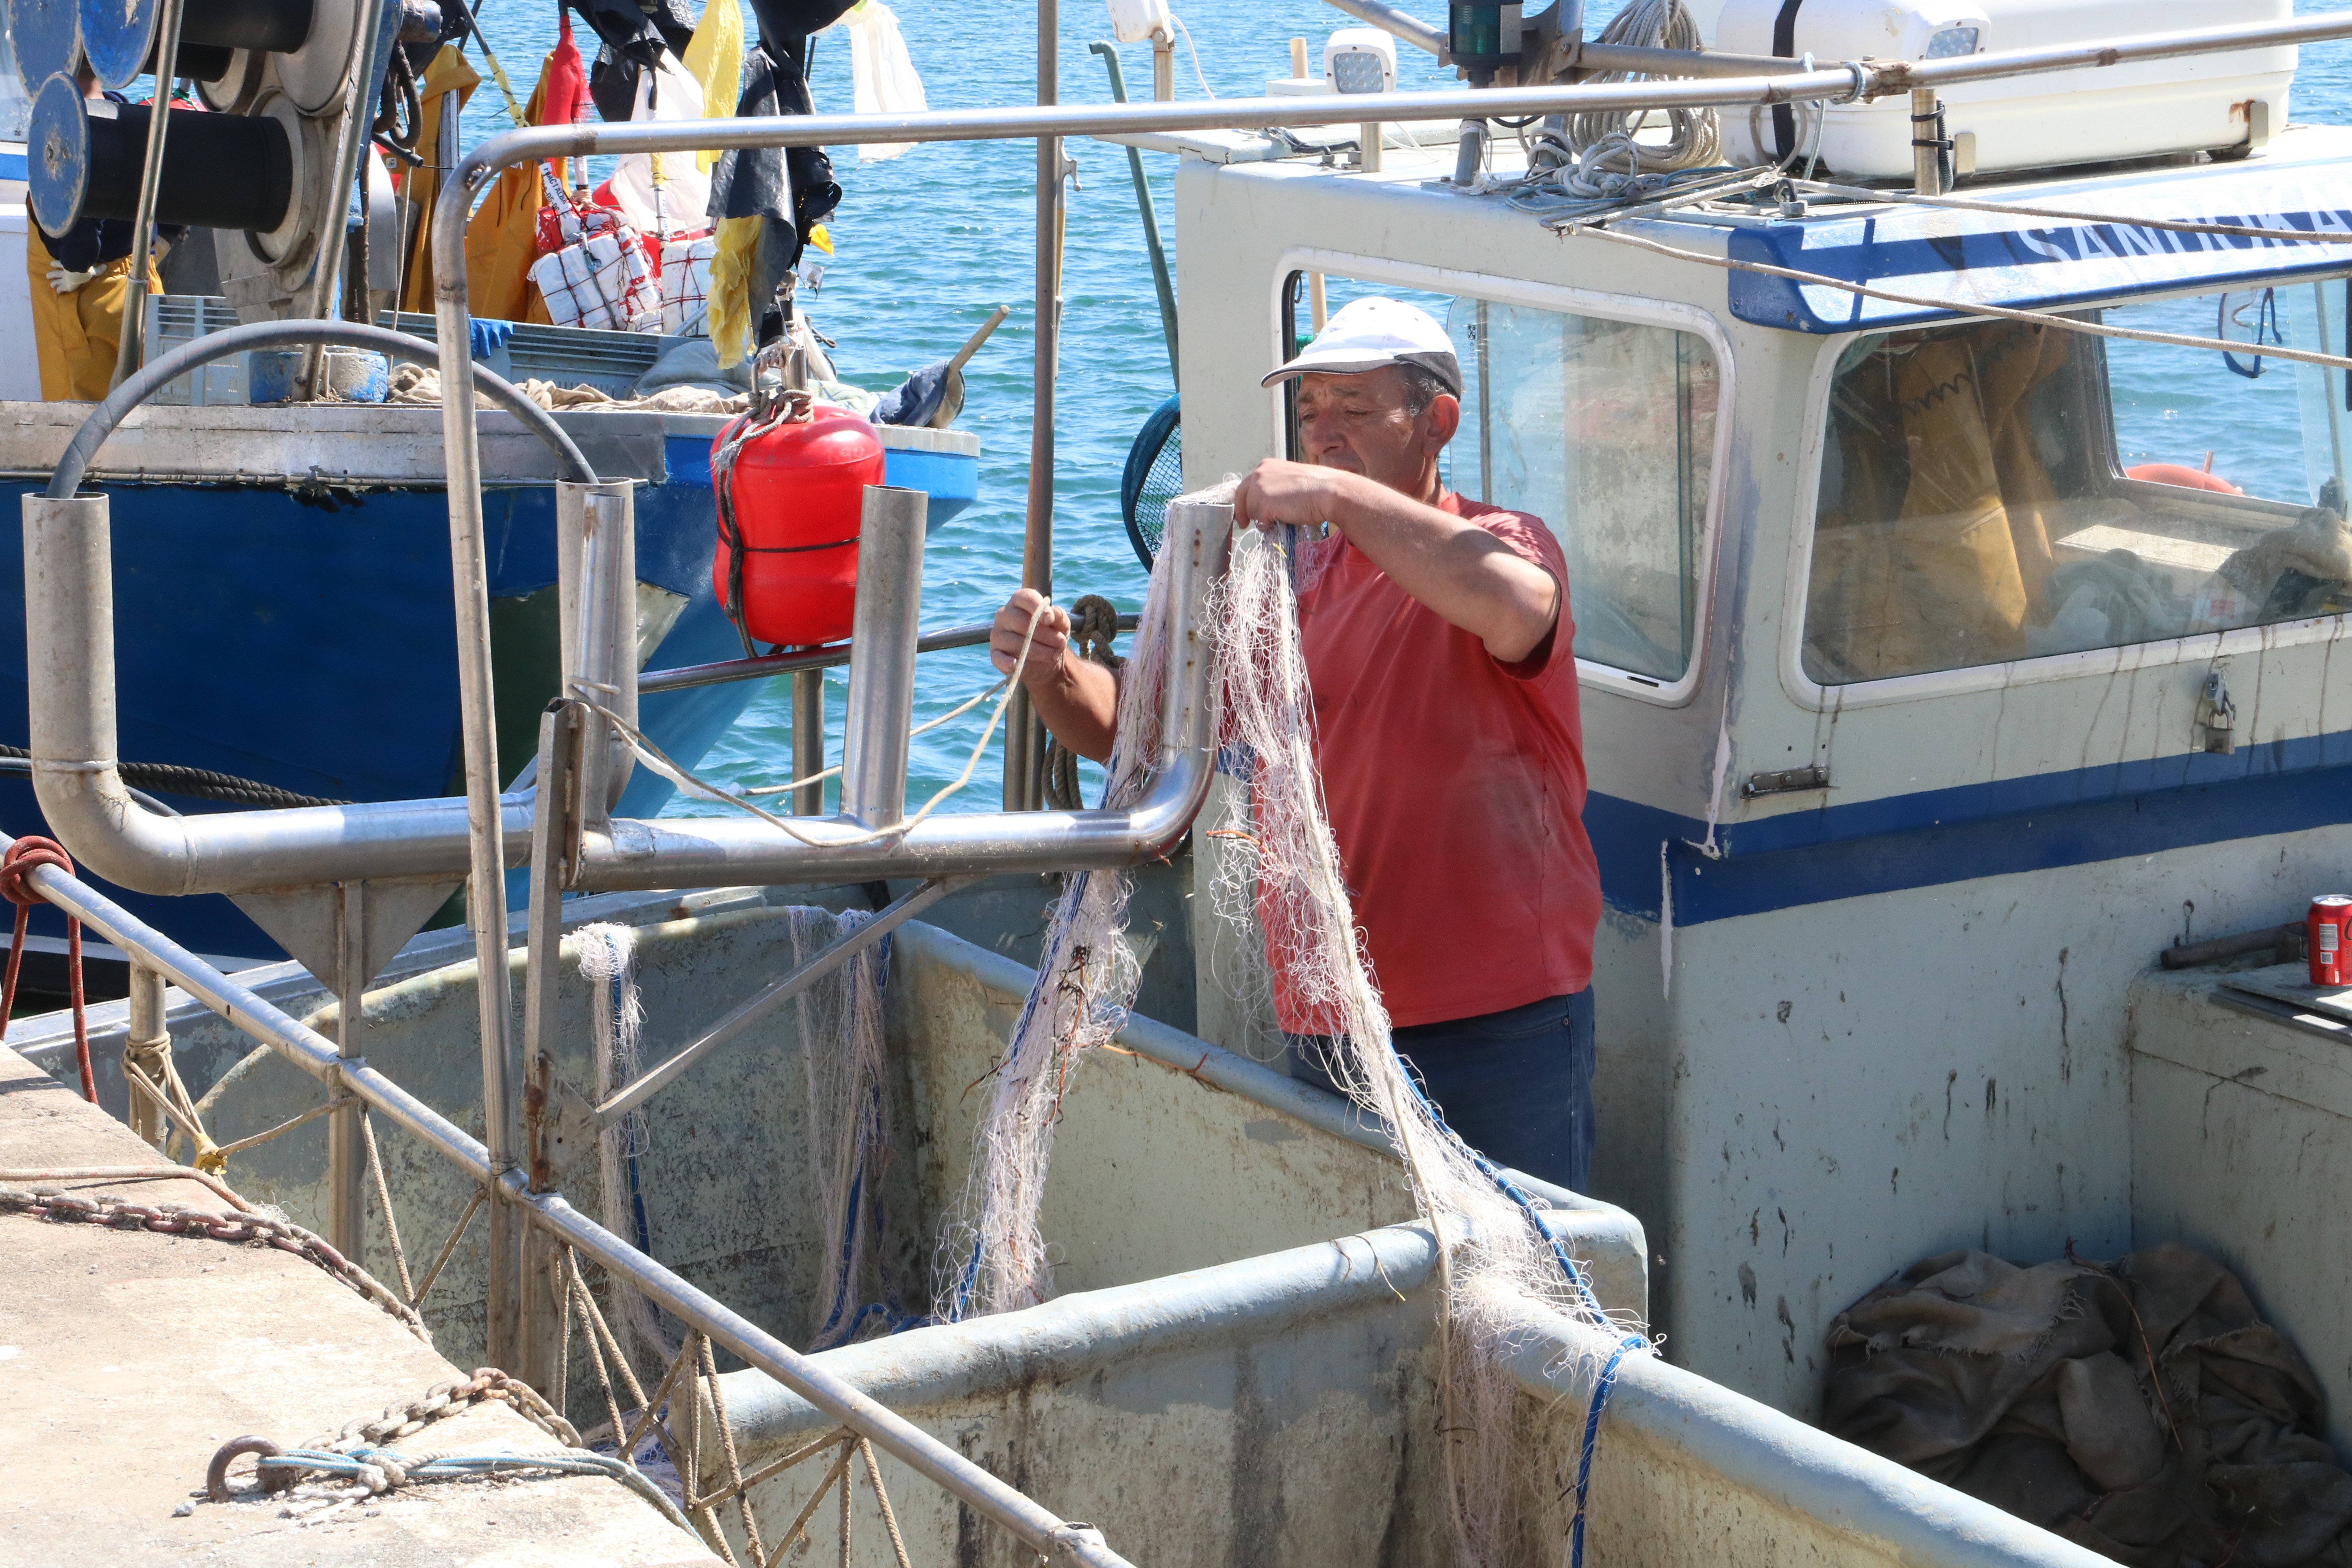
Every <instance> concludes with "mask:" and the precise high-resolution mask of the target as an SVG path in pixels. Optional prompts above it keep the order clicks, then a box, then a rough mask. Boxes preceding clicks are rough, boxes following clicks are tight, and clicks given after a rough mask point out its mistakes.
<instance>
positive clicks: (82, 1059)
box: [0, 837, 98, 1105]
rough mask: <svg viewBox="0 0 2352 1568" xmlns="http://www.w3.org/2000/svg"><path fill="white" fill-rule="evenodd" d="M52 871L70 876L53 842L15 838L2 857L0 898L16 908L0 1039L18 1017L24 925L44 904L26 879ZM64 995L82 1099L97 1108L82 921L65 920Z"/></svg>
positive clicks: (68, 863)
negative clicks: (40, 871) (36, 907)
mask: <svg viewBox="0 0 2352 1568" xmlns="http://www.w3.org/2000/svg"><path fill="white" fill-rule="evenodd" d="M38 866H54V867H56V868H58V870H60V871H63V872H64V873H65V874H66V875H67V876H68V877H70V876H72V875H73V868H74V863H73V858H72V857H70V856H68V854H67V853H66V851H65V846H64V845H62V844H59V843H58V841H57V840H56V839H54V838H33V837H25V838H19V839H17V840H16V842H15V843H14V844H11V845H10V846H8V853H7V854H6V855H5V856H0V898H4V899H6V900H8V901H9V902H10V903H12V904H14V905H16V935H15V937H14V938H13V939H12V940H11V941H10V942H9V943H8V976H7V979H6V980H5V982H0V1040H5V1039H6V1038H7V1037H8V1024H9V1021H10V1020H11V1019H13V1018H14V1017H15V1016H16V971H17V970H18V968H19V967H21V966H22V965H23V963H24V962H25V924H26V921H27V920H28V919H30V918H31V916H32V912H33V906H34V905H35V904H43V903H47V902H48V900H47V899H44V898H43V897H41V895H40V894H38V893H37V892H35V891H34V890H33V886H32V883H31V882H30V881H29V880H28V878H29V876H30V875H31V873H32V871H33V869H34V868H36V867H38ZM66 991H67V994H68V995H69V996H70V997H72V999H73V1026H74V1059H75V1061H76V1063H77V1064H78V1065H79V1067H80V1068H81V1097H82V1098H83V1099H84V1100H89V1102H90V1103H91V1104H92V1105H96V1104H97V1103H98V1080H97V1079H96V1078H95V1077H93V1076H92V1075H91V1073H90V1070H89V1015H88V1013H87V1012H86V1011H85V1009H84V1007H83V1005H82V990H81V921H78V920H76V919H74V918H73V917H72V916H71V915H68V916H67V917H66Z"/></svg>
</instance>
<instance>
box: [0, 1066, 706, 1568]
mask: <svg viewBox="0 0 2352 1568" xmlns="http://www.w3.org/2000/svg"><path fill="white" fill-rule="evenodd" d="M155 1163H157V1161H156V1158H155V1155H154V1152H152V1150H150V1149H149V1148H148V1147H147V1145H146V1144H144V1143H143V1142H141V1141H140V1140H139V1139H138V1138H137V1137H136V1136H134V1135H133V1134H132V1133H131V1131H129V1130H128V1129H127V1128H125V1127H124V1126H122V1125H121V1123H120V1122H117V1121H113V1120H112V1119H110V1118H109V1117H108V1116H106V1115H105V1114H104V1113H103V1112H102V1111H100V1110H98V1109H97V1108H96V1107H94V1106H90V1105H87V1104H85V1103H83V1102H82V1100H80V1099H79V1096H77V1095H76V1094H75V1093H74V1092H73V1091H72V1090H71V1089H68V1088H67V1087H65V1086H64V1085H63V1084H60V1083H59V1082H58V1080H57V1079H53V1078H50V1077H49V1076H48V1075H47V1074H46V1073H44V1072H42V1071H41V1070H40V1069H39V1068H35V1067H34V1066H32V1065H31V1064H30V1063H28V1062H26V1060H25V1059H24V1058H22V1057H20V1056H18V1055H17V1054H16V1052H14V1051H11V1050H8V1049H6V1048H5V1047H0V1166H5V1167H6V1168H7V1169H9V1170H11V1171H24V1170H26V1169H31V1168H41V1169H60V1168H75V1169H88V1168H91V1167H97V1166H134V1165H135V1166H152V1165H154V1164H155ZM10 1184H12V1185H29V1184H30V1183H26V1182H23V1181H21V1180H13V1179H12V1180H11V1181H10ZM58 1185H59V1186H62V1187H65V1188H67V1189H68V1190H69V1191H75V1192H80V1193H85V1194H98V1193H118V1194H123V1195H125V1196H130V1197H134V1198H136V1200H137V1201H139V1202H141V1203H145V1204H156V1205H160V1204H164V1203H181V1204H186V1205H189V1206H191V1207H194V1208H201V1209H207V1210H215V1211H217V1210H220V1209H222V1208H224V1207H226V1205H225V1204H224V1203H223V1202H222V1200H221V1199H220V1197H219V1196H218V1195H217V1194H215V1193H213V1192H211V1191H210V1190H208V1189H206V1188H205V1187H204V1186H202V1185H200V1184H197V1183H194V1182H192V1181H145V1182H124V1181H121V1180H112V1181H89V1182H60V1183H58ZM0 1258H5V1260H6V1261H5V1265H0V1452H5V1454H7V1455H8V1456H9V1484H8V1487H7V1489H6V1497H5V1500H0V1563H12V1564H13V1563H27V1564H29V1563H42V1564H45V1565H53V1568H78V1565H80V1564H98V1563H108V1564H114V1563H160V1562H166V1561H169V1562H172V1563H188V1562H200V1563H202V1562H235V1563H240V1564H252V1565H255V1568H267V1565H271V1564H281V1563H282V1564H293V1563H304V1564H312V1563H315V1564H322V1565H323V1564H334V1563H371V1564H383V1565H385V1568H408V1565H412V1564H414V1565H419V1568H421V1565H424V1564H439V1563H461V1562H462V1563H467V1564H483V1565H488V1564H498V1565H499V1568H530V1565H536V1564H541V1563H559V1562H562V1563H611V1564H629V1565H632V1568H670V1565H677V1568H686V1565H688V1564H704V1563H716V1562H717V1561H718V1559H716V1558H714V1557H712V1556H710V1555H709V1553H708V1552H706V1551H705V1550H704V1548H703V1545H702V1543H701V1542H698V1541H697V1540H695V1539H694V1538H693V1537H692V1536H689V1535H687V1534H685V1533H683V1532H681V1531H678V1530H677V1529H676V1528H675V1527H673V1526H672V1525H670V1524H668V1523H667V1522H666V1521H664V1520H663V1519H662V1517H661V1516H660V1514H658V1513H657V1512H656V1511H655V1510H654V1509H652V1508H651V1507H650V1506H648V1505H647V1504H646V1503H645V1502H643V1501H641V1500H638V1499H637V1498H635V1497H634V1496H632V1495H631V1494H630V1493H629V1492H628V1491H627V1490H626V1489H624V1488H622V1487H621V1486H619V1485H618V1484H616V1483H614V1482H613V1481H609V1480H605V1479H600V1478H595V1477H578V1478H570V1479H491V1480H487V1481H457V1482H449V1483H443V1484H438V1485H429V1486H413V1487H409V1488H405V1489H401V1490H398V1491H395V1492H392V1493H389V1494H386V1495H385V1496H383V1497H382V1498H378V1499H371V1500H368V1501H366V1502H363V1503H361V1504H358V1505H355V1506H353V1507H351V1508H348V1509H345V1510H342V1511H341V1512H339V1513H337V1514H336V1515H335V1516H334V1517H333V1518H332V1519H331V1520H330V1521H325V1522H321V1523H317V1524H304V1523H299V1522H298V1521H295V1520H290V1519H287V1518H283V1517H281V1516H280V1511H279V1510H280V1509H281V1507H282V1506H283V1504H282V1502H281V1501H280V1500H275V1499H272V1500H263V1499H261V1498H259V1497H258V1496H252V1497H251V1498H250V1500H233V1501H231V1502H228V1503H226V1504H214V1503H205V1502H198V1503H197V1504H196V1506H195V1507H194V1510H193V1511H192V1512H190V1513H188V1514H187V1515H185V1516H179V1517H175V1515H174V1512H173V1510H175V1509H177V1508H179V1507H180V1506H181V1505H182V1504H184V1503H188V1502H190V1501H192V1500H195V1499H197V1498H200V1497H201V1496H202V1489H203V1486H204V1479H205V1466H206V1465H207V1463H208V1462H209V1461H210V1460H211V1458H212V1456H213V1453H214V1452H215V1449H217V1448H218V1447H220V1445H221V1444H223V1443H224V1442H226V1441H227V1440H228V1439H230V1438H233V1437H237V1436H243V1435H246V1434H247V1433H254V1434H259V1435H262V1436H268V1437H271V1438H274V1439H275V1440H277V1441H278V1443H280V1444H282V1445H285V1446H287V1447H294V1446H297V1445H301V1444H307V1443H310V1442H312V1441H314V1440H315V1439H317V1438H319V1437H320V1436H323V1435H326V1434H331V1433H334V1432H337V1431H339V1430H340V1429H341V1427H342V1426H343V1425H344V1424H345V1423H346V1422H349V1421H351V1420H352V1419H354V1418H355V1417H360V1416H365V1415H373V1414H374V1413H375V1412H377V1411H379V1410H382V1409H383V1408H384V1407H385V1406H387V1405H400V1404H405V1403H406V1402H408V1401H410V1400H413V1399H415V1398H416V1397H417V1396H418V1395H420V1394H423V1393H424V1392H425V1390H426V1389H427V1388H429V1387H430V1386H432V1385H433V1384H436V1383H440V1382H444V1381H446V1380H447V1379H450V1378H452V1377H457V1376H460V1375H462V1373H460V1372H459V1370H458V1369H457V1367H455V1366H453V1365H451V1364H450V1363H448V1362H447V1361H445V1360H444V1359H442V1357H441V1356H439V1355H438V1354H436V1353H435V1352H433V1351H432V1350H430V1349H428V1348H426V1347H425V1345H424V1344H423V1343H422V1342H419V1341H418V1340H417V1339H415V1337H414V1336H413V1335H412V1334H411V1333H410V1332H409V1331H407V1330H406V1329H405V1328H404V1327H403V1326H402V1325H401V1324H400V1323H398V1322H397V1321H394V1319H393V1318H392V1317H391V1316H390V1315H389V1314H387V1313H386V1312H384V1311H383V1310H381V1309H380V1308H378V1307H376V1306H375V1305H374V1304H373V1303H372V1302H369V1301H367V1300H363V1299H362V1297H361V1296H360V1295H359V1294H358V1293H357V1292H355V1291H353V1290H352V1289H349V1288H348V1287H346V1286H344V1285H343V1284H341V1283H340V1282H339V1281H337V1280H335V1279H331V1277H329V1276H328V1275H327V1274H326V1273H325V1272H324V1271H323V1270H322V1269H320V1268H318V1267H316V1266H315V1265H313V1264H311V1263H310V1262H307V1261H305V1260H303V1259H302V1258H297V1257H294V1256H292V1255H290V1254H289V1253H285V1252H282V1251H278V1250H276V1249H274V1248H267V1247H254V1246H236V1245H231V1244H228V1243H225V1242H220V1241H214V1240H211V1239H208V1238H198V1237H180V1236H166V1235H158V1234H154V1233H151V1232H147V1231H131V1230H117V1229H110V1228H101V1227H99V1226H88V1225H62V1224H54V1223H51V1222H48V1221H46V1220H42V1219H37V1218H35V1217H33V1216H31V1215H24V1214H0ZM398 1446H399V1447H400V1450H401V1451H402V1452H403V1453H407V1454H411V1455H415V1456H417V1457H420V1458H421V1457H425V1456H428V1455H432V1454H479V1453H484V1452H495V1451H499V1450H502V1449H510V1450H512V1451H515V1452H519V1453H527V1452H532V1451H545V1450H547V1449H550V1448H552V1447H557V1446H558V1445H556V1444H555V1442H554V1440H553V1439H551V1438H550V1437H549V1436H547V1435H546V1434H544V1433H542V1432H541V1431H540V1430H539V1428H538V1427H536V1426H532V1425H531V1424H530V1422H528V1421H526V1420H525V1419H524V1418H523V1417H522V1416H521V1415H518V1414H516V1413H515V1412H513V1411H512V1410H509V1409H508V1408H506V1407H505V1406H504V1405H486V1404H478V1405H474V1406H472V1407H471V1408H470V1409H468V1410H467V1411H465V1412H464V1413H463V1414H461V1415H453V1416H449V1417H446V1418H445V1419H443V1420H440V1421H437V1422H436V1423H434V1424H433V1425H431V1426H427V1427H425V1429H424V1430H422V1431H420V1432H418V1433H415V1434H414V1435H412V1436H407V1437H404V1438H402V1439H400V1440H399V1445H398ZM245 1463H249V1461H247V1462H243V1463H240V1465H239V1466H238V1467H237V1468H238V1472H239V1474H240V1475H242V1474H244V1473H245Z"/></svg>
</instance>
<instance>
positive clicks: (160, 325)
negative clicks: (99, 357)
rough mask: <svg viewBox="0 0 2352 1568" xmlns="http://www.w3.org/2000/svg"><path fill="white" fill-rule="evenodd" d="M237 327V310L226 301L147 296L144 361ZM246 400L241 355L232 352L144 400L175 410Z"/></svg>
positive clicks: (189, 296) (210, 297) (191, 296)
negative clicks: (173, 407)
mask: <svg viewBox="0 0 2352 1568" xmlns="http://www.w3.org/2000/svg"><path fill="white" fill-rule="evenodd" d="M234 326H236V310H234V309H233V308H232V307H231V306H230V305H229V302H228V301H227V300H224V299H221V298H220V297H219V296H217V295H205V294H150V295H149V296H147V361H148V363H150V364H152V363H154V362H155V361H156V360H158V359H161V358H162V357H163V355H165V354H167V353H171V352H172V351H173V349H176V348H183V347H184V346H186V345H187V344H189V343H192V342H195V341H196V340H197V339H198V338H200V337H203V336H204V335H205V334H206V333H207V332H217V331H221V330H222V329H223V328H225V327H234ZM245 400H246V398H245V355H243V354H241V353H239V354H231V355H230V356H229V357H228V358H226V359H217V360H215V361H213V363H210V364H207V365H199V366H197V367H196V368H195V369H194V370H192V371H190V372H189V373H188V374H185V375H184V376H181V377H180V378H179V379H178V380H176V381H172V382H168V383H166V384H164V386H163V390H161V391H160V392H158V393H156V394H155V395H154V396H152V397H151V398H149V399H148V401H149V402H150V403H163V404H169V405H175V406H179V407H185V406H188V405H192V404H194V405H211V406H218V405H222V404H239V403H243V402H244V401H245Z"/></svg>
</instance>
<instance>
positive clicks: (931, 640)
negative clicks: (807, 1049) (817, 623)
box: [0, 611, 1136, 816]
mask: <svg viewBox="0 0 2352 1568" xmlns="http://www.w3.org/2000/svg"><path fill="white" fill-rule="evenodd" d="M1135 623H1136V616H1135V615H1134V614H1133V612H1131V611H1130V612H1129V613H1128V614H1126V615H1123V616H1119V617H1118V629H1119V630H1121V631H1123V632H1131V631H1133V630H1134V629H1135ZM992 629H993V628H992V626H990V625H989V624H988V623H986V622H982V623H979V624H977V625H974V626H947V627H944V628H942V629H940V630H939V631H935V632H925V633H924V634H923V635H922V636H921V637H917V638H916V639H915V651H916V652H917V653H938V652H940V651H941V650H942V649H945V648H951V647H979V646H980V645H981V644H982V643H984V642H986V641H987V640H988V637H989V633H990V632H991V631H992ZM848 662H849V645H848V644H847V643H845V642H839V643H827V644H825V645H824V647H807V648H800V649H798V650H796V651H794V652H792V653H768V654H761V656H760V657H759V658H723V659H720V660H719V661H718V662H716V663H714V664H682V665H679V666H677V668H674V669H649V670H646V671H645V672H644V673H643V674H641V675H639V676H638V677H637V691H638V693H639V694H640V695H645V696H649V695H651V694H652V693H654V692H656V691H684V690H687V689H690V688H693V687H697V686H719V685H722V684H724V683H725V682H727V681H730V680H765V679H768V678H769V677H770V676H772V675H790V674H793V673H794V672H796V671H803V670H817V669H831V668H834V667H835V665H842V664H847V663H848ZM797 695H798V694H797V691H796V692H795V700H797ZM0 760H5V759H0ZM793 765H794V767H795V768H797V767H798V766H799V765H800V764H799V762H798V760H797V759H795V761H794V763H793ZM823 766H824V762H823V760H822V759H820V760H819V761H818V762H817V763H816V764H815V767H813V768H811V769H809V770H808V771H809V772H812V773H814V771H815V768H821V767H823ZM801 815H802V816H816V815H817V814H816V813H815V812H814V811H804V812H802V813H801Z"/></svg>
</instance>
